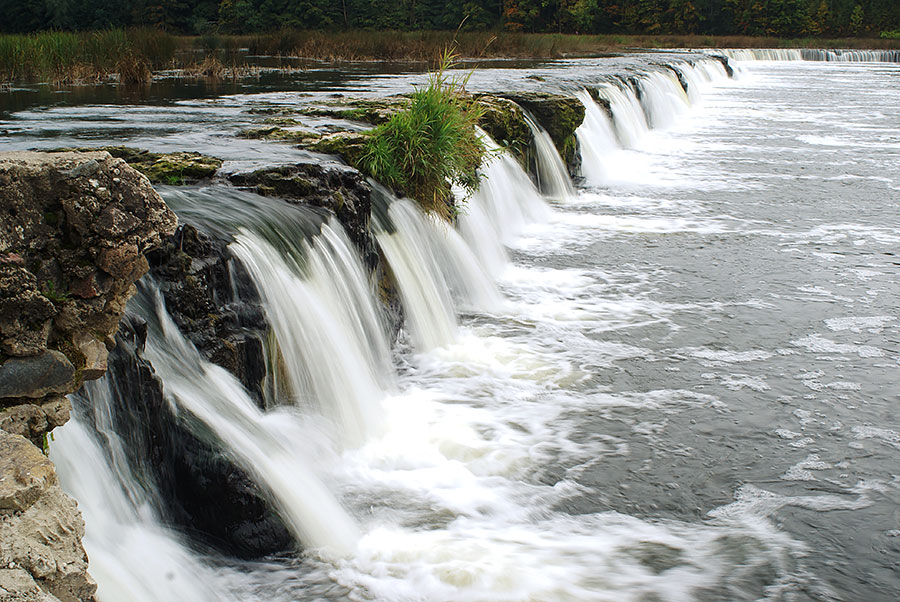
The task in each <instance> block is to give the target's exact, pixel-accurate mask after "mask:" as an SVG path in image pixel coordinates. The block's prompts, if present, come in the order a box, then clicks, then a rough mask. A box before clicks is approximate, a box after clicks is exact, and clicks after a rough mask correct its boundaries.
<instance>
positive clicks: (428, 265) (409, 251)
mask: <svg viewBox="0 0 900 602" xmlns="http://www.w3.org/2000/svg"><path fill="white" fill-rule="evenodd" d="M380 196H381V198H382V202H384V203H386V204H387V208H386V210H385V211H383V213H384V214H385V215H386V218H380V219H379V220H378V221H377V223H376V224H375V225H376V230H377V231H376V235H375V236H376V239H377V240H378V245H379V247H380V248H381V251H382V253H384V256H385V258H386V259H387V262H388V265H389V266H390V268H391V272H392V273H393V275H394V277H395V279H396V281H397V285H398V287H399V289H400V295H401V297H402V298H403V306H404V308H405V310H406V312H407V314H408V319H409V328H410V331H411V334H412V337H413V340H414V341H415V343H416V347H417V348H418V349H419V350H422V351H426V350H428V349H432V348H434V347H441V346H444V345H447V344H449V343H451V342H453V341H454V340H455V338H456V334H457V323H456V313H457V312H456V306H457V304H458V305H459V307H460V308H462V309H469V310H473V309H480V310H489V309H495V308H497V307H499V306H500V305H501V303H502V301H501V298H500V294H499V293H498V291H497V288H496V285H494V283H493V282H492V281H491V280H490V278H489V277H488V275H487V274H486V272H485V270H484V268H483V267H482V266H481V264H480V263H479V261H478V260H477V259H476V257H475V255H474V254H473V253H472V251H471V250H470V249H469V247H468V246H467V245H466V243H465V241H463V239H462V238H461V237H460V235H459V234H458V233H457V232H456V231H455V230H453V229H452V228H451V227H450V226H449V224H445V223H439V220H438V218H436V217H434V216H431V215H426V214H424V213H423V212H422V211H421V210H419V208H418V207H417V206H416V205H415V204H414V203H413V202H412V201H408V200H400V199H394V198H392V197H391V195H390V193H388V192H387V191H384V190H381V191H380ZM381 220H385V221H386V223H381Z"/></svg>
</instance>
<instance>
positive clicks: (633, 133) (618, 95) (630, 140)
mask: <svg viewBox="0 0 900 602" xmlns="http://www.w3.org/2000/svg"><path fill="white" fill-rule="evenodd" d="M597 94H598V95H599V96H600V97H601V98H605V99H606V100H608V101H609V106H610V109H611V110H612V113H613V117H614V119H613V125H614V126H615V131H616V137H617V138H618V139H619V143H620V144H621V145H622V146H623V147H624V148H637V147H638V145H639V143H640V140H641V139H642V138H643V137H644V135H645V134H646V133H647V132H648V131H649V130H650V126H649V125H647V117H646V116H645V115H644V110H643V109H642V108H641V103H640V101H639V100H638V99H637V96H636V95H635V93H634V90H632V89H631V87H629V86H624V85H623V86H621V87H620V86H617V85H614V84H601V85H600V86H599V87H598V88H597Z"/></svg>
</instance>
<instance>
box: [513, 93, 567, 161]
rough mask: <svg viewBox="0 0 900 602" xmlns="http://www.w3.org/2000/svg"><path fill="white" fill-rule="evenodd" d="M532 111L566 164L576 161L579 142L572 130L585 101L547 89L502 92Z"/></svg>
mask: <svg viewBox="0 0 900 602" xmlns="http://www.w3.org/2000/svg"><path fill="white" fill-rule="evenodd" d="M500 96H502V97H503V98H508V99H509V100H512V101H513V102H515V103H516V104H518V105H519V106H521V107H522V108H523V109H525V110H526V111H528V112H529V113H531V114H532V115H533V116H534V118H535V120H537V122H538V123H539V124H540V125H541V127H543V128H544V129H545V130H547V133H548V134H549V135H550V139H551V140H553V144H554V145H555V146H556V149H557V150H558V151H559V154H560V155H561V156H562V158H563V160H564V161H565V162H566V164H567V165H573V164H576V163H577V159H578V156H577V155H578V152H577V151H578V143H577V141H576V139H575V130H576V129H578V126H580V125H581V123H582V122H583V121H584V105H582V104H581V101H579V100H578V99H577V98H575V97H573V96H562V95H559V94H549V93H547V92H523V93H520V94H501V95H500Z"/></svg>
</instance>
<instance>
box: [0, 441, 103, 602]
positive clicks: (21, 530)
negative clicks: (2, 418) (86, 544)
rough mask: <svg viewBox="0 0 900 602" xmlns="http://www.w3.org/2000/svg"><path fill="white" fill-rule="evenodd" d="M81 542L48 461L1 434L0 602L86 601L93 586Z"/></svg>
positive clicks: (74, 510)
mask: <svg viewBox="0 0 900 602" xmlns="http://www.w3.org/2000/svg"><path fill="white" fill-rule="evenodd" d="M83 536H84V521H83V520H82V518H81V514H80V513H79V512H78V507H77V506H76V504H75V502H74V500H72V499H71V498H70V497H69V496H67V495H66V494H65V493H63V491H62V490H61V489H60V488H59V485H58V484H57V479H56V472H55V470H54V469H53V464H52V463H51V462H50V460H48V459H47V458H46V457H45V456H44V455H43V454H42V453H41V452H40V451H39V450H38V449H37V448H36V447H35V446H33V445H32V444H31V443H29V442H28V441H26V440H25V439H23V438H22V437H19V436H17V435H10V434H8V433H5V432H3V431H0V542H3V545H2V546H0V567H4V568H5V569H6V570H5V571H3V572H2V573H0V592H2V593H3V598H0V599H3V600H46V599H50V600H52V599H54V598H55V599H57V600H60V601H62V602H79V601H86V600H91V599H92V598H93V596H94V593H95V592H96V590H97V586H96V584H95V583H94V582H93V580H92V579H91V578H90V576H89V575H88V574H87V555H86V554H85V551H84V548H83V547H82V545H81V538H82V537H83ZM41 592H44V594H42V593H41ZM47 594H49V596H52V597H49V596H47ZM42 596H43V597H42Z"/></svg>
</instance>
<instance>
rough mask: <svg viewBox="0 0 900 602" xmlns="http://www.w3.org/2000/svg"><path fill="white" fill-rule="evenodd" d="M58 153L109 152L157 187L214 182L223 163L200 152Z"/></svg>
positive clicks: (116, 149)
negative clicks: (207, 180) (213, 178)
mask: <svg viewBox="0 0 900 602" xmlns="http://www.w3.org/2000/svg"><path fill="white" fill-rule="evenodd" d="M57 151H59V152H68V151H78V152H90V151H94V152H96V151H105V152H108V153H109V154H110V155H112V156H113V157H116V158H117V159H122V160H123V161H125V162H126V163H128V164H129V165H130V166H131V167H133V168H134V169H136V170H137V171H139V172H141V173H142V174H144V175H145V176H147V178H148V179H149V180H150V181H151V182H152V183H154V184H190V183H194V182H197V181H198V180H205V179H209V178H212V177H213V176H214V175H215V174H216V172H217V171H218V170H219V168H220V167H222V160H221V159H219V158H217V157H210V156H208V155H203V154H200V153H196V152H176V153H151V152H149V151H147V150H144V149H140V148H131V147H128V146H101V147H98V148H64V149H57ZM88 169H89V167H88V166H82V167H80V168H79V170H80V171H79V174H84V173H85V172H86V170H88Z"/></svg>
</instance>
